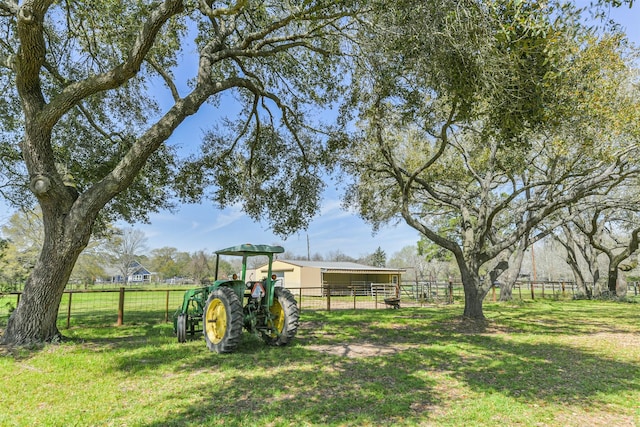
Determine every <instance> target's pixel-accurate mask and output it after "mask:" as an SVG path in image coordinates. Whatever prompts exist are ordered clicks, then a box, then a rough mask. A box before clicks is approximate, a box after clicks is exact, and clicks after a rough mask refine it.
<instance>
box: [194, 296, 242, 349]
mask: <svg viewBox="0 0 640 427" xmlns="http://www.w3.org/2000/svg"><path fill="white" fill-rule="evenodd" d="M242 317H243V315H242V305H241V304H240V301H239V300H238V296H237V295H236V293H235V291H234V290H233V289H231V288H224V287H222V288H218V289H216V290H214V291H213V292H211V293H210V294H209V299H208V300H207V304H206V305H205V308H204V315H203V318H202V323H203V329H204V339H205V341H206V342H207V347H208V348H209V350H211V351H215V352H216V353H230V352H232V351H233V350H235V348H236V347H237V346H238V344H239V343H240V336H241V334H242Z"/></svg>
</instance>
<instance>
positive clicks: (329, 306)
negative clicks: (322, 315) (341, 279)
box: [327, 286, 331, 311]
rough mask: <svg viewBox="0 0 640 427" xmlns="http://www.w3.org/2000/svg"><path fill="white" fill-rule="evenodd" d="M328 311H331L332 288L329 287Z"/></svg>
mask: <svg viewBox="0 0 640 427" xmlns="http://www.w3.org/2000/svg"><path fill="white" fill-rule="evenodd" d="M327 311H331V286H327Z"/></svg>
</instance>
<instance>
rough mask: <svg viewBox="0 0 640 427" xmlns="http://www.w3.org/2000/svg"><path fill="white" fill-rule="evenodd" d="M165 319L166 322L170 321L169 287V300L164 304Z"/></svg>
mask: <svg viewBox="0 0 640 427" xmlns="http://www.w3.org/2000/svg"><path fill="white" fill-rule="evenodd" d="M164 321H165V323H166V322H168V321H169V289H167V300H166V302H165V306H164Z"/></svg>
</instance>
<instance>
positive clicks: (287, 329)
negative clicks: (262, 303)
mask: <svg viewBox="0 0 640 427" xmlns="http://www.w3.org/2000/svg"><path fill="white" fill-rule="evenodd" d="M269 313H270V315H271V325H269V326H271V327H272V328H273V329H272V330H271V331H270V332H268V333H264V334H263V335H262V337H263V339H264V341H265V342H266V343H267V344H271V345H286V344H287V343H289V341H291V340H292V339H293V337H294V336H295V335H296V332H297V331H298V322H299V320H300V313H299V311H298V303H297V302H296V299H295V298H294V297H293V294H292V293H291V292H290V291H289V290H288V289H286V288H280V287H278V288H275V289H274V295H273V305H272V306H271V308H270V309H269Z"/></svg>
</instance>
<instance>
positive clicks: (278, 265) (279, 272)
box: [252, 260, 405, 296]
mask: <svg viewBox="0 0 640 427" xmlns="http://www.w3.org/2000/svg"><path fill="white" fill-rule="evenodd" d="M272 270H273V274H275V275H276V277H277V278H278V279H279V280H280V281H281V282H282V285H283V286H285V287H287V288H289V289H292V288H293V289H298V288H301V292H302V293H303V294H304V295H309V296H320V295H324V294H325V293H326V289H327V288H328V287H330V288H331V293H332V294H333V295H335V294H336V293H338V294H344V295H351V294H354V293H355V294H362V295H369V294H371V293H373V292H375V291H376V289H380V288H381V287H382V288H389V287H392V286H397V285H398V284H399V283H400V282H401V277H402V274H403V273H404V272H405V270H404V269H400V268H386V267H372V266H369V265H364V264H358V263H354V262H331V261H299V260H275V261H274V262H273V267H272ZM252 274H253V278H254V280H259V279H262V278H264V277H266V276H267V265H266V264H265V265H264V266H261V267H259V268H257V269H255V270H254V271H253V273H252Z"/></svg>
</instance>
